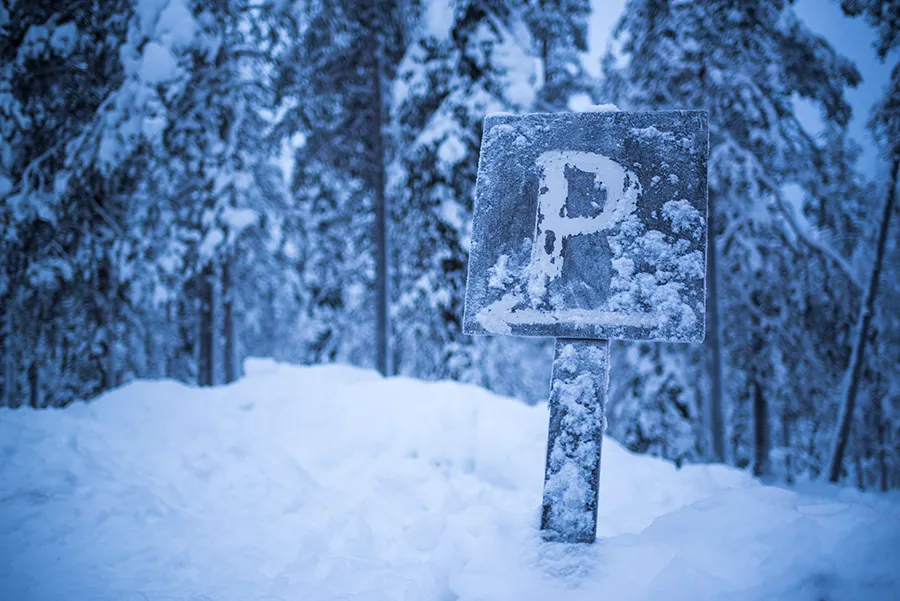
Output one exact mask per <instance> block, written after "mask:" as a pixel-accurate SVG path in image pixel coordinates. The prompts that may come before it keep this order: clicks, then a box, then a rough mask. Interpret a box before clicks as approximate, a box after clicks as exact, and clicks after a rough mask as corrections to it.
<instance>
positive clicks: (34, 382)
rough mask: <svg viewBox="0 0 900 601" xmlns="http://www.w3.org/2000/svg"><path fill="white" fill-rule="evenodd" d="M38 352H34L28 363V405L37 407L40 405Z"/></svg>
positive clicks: (33, 407)
mask: <svg viewBox="0 0 900 601" xmlns="http://www.w3.org/2000/svg"><path fill="white" fill-rule="evenodd" d="M37 357H38V354H37V353H35V355H34V357H32V358H31V363H30V364H29V365H28V406H29V407H31V408H32V409H38V408H40V406H41V378H40V374H39V373H38V359H37Z"/></svg>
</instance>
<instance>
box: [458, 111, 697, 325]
mask: <svg viewBox="0 0 900 601" xmlns="http://www.w3.org/2000/svg"><path fill="white" fill-rule="evenodd" d="M706 119H707V118H706V113H705V112H702V111H665V112H647V113H630V112H629V113H626V112H606V113H559V114H529V115H492V116H489V117H487V118H486V119H485V123H484V135H483V138H482V146H481V160H480V163H479V167H478V181H477V183H476V188H475V211H474V223H473V235H472V247H471V254H470V257H469V276H468V278H469V279H468V284H467V289H466V311H465V321H464V329H465V331H466V332H467V333H470V334H512V335H518V336H553V337H569V338H595V339H604V338H620V339H630V340H664V341H677V342H699V341H701V340H702V339H703V334H704V323H705V320H704V315H705V273H706V259H705V257H706V227H705V225H706V210H707V209H706V204H707V193H706V156H707V146H708V135H707V127H706Z"/></svg>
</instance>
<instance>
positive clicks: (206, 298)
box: [197, 265, 216, 386]
mask: <svg viewBox="0 0 900 601" xmlns="http://www.w3.org/2000/svg"><path fill="white" fill-rule="evenodd" d="M199 284H200V327H199V330H200V332H199V337H200V349H199V357H198V366H197V384H198V385H200V386H212V385H213V384H214V382H215V346H216V345H215V331H216V327H215V307H214V301H215V298H214V292H213V268H212V265H208V266H207V267H205V268H204V270H203V273H202V274H201V275H200V282H199Z"/></svg>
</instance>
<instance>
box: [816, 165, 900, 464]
mask: <svg viewBox="0 0 900 601" xmlns="http://www.w3.org/2000/svg"><path fill="white" fill-rule="evenodd" d="M898 167H900V156H897V155H896V154H895V156H894V159H893V161H892V164H891V178H890V187H889V188H888V191H887V198H886V199H885V201H884V211H883V212H882V215H881V225H880V227H879V229H878V242H877V245H876V249H875V263H874V264H873V265H872V273H871V275H870V277H869V284H868V286H867V287H866V295H865V297H864V298H863V300H862V303H861V304H860V308H859V319H858V322H857V327H856V330H857V333H856V342H855V344H854V345H853V351H852V352H851V354H850V364H849V365H848V367H847V374H846V376H845V380H844V394H843V399H842V401H841V408H840V412H839V414H838V424H837V428H836V430H835V433H834V442H833V446H832V450H831V457H830V461H829V465H828V480H829V481H831V482H838V481H839V480H840V478H841V468H842V467H843V462H844V453H845V452H846V450H847V441H848V440H849V438H850V425H851V423H852V421H853V410H854V408H855V407H856V395H857V393H858V392H859V382H860V380H861V379H862V372H863V365H864V359H865V352H866V339H867V338H868V336H869V326H870V325H871V323H872V315H873V308H874V306H875V296H876V295H877V294H878V280H879V278H880V277H881V266H882V264H883V263H884V249H885V246H886V245H887V234H888V226H889V225H890V220H891V212H892V211H893V208H894V199H895V197H896V191H897V170H898Z"/></svg>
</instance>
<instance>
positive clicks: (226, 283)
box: [222, 255, 240, 384]
mask: <svg viewBox="0 0 900 601" xmlns="http://www.w3.org/2000/svg"><path fill="white" fill-rule="evenodd" d="M233 262H234V258H233V257H232V256H231V255H229V256H228V257H226V258H225V262H224V263H223V265H222V336H223V338H224V339H225V340H224V343H225V383H226V384H230V383H232V382H234V381H235V380H237V379H238V378H239V377H240V373H239V366H238V357H237V340H236V339H235V336H236V332H235V323H234V285H233V284H234V282H233V275H232V269H233Z"/></svg>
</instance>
